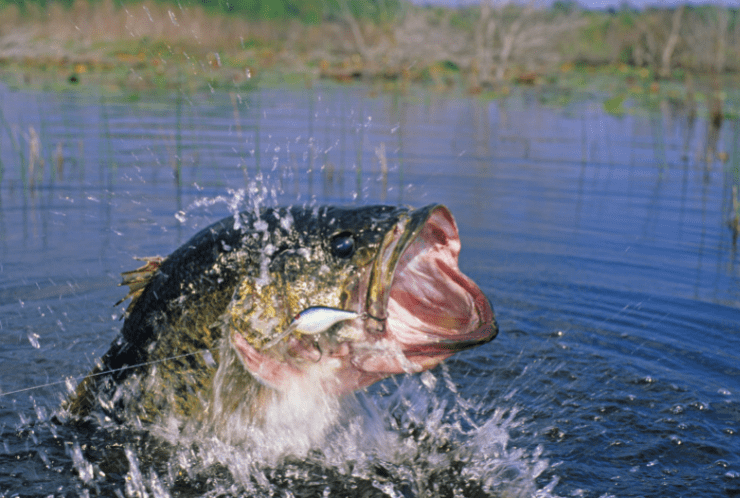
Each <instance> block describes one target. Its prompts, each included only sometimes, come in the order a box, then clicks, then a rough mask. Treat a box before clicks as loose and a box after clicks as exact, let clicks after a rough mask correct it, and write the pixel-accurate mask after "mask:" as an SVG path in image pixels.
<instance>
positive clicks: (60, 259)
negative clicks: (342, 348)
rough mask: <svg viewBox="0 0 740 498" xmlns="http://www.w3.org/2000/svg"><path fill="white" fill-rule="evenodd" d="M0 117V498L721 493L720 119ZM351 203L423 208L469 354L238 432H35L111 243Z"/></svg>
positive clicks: (96, 343) (733, 301)
mask: <svg viewBox="0 0 740 498" xmlns="http://www.w3.org/2000/svg"><path fill="white" fill-rule="evenodd" d="M0 110H1V111H2V116H0V118H1V119H0V161H2V163H1V165H0V171H2V178H1V179H0V393H3V394H2V396H1V397H0V432H1V433H2V442H3V444H2V447H0V496H40V495H43V496H46V495H55V496H77V495H80V494H82V495H89V496H94V495H98V494H100V495H108V496H110V495H113V494H116V493H117V494H119V495H127V494H128V495H133V494H135V493H137V492H138V493H140V494H142V495H143V494H148V495H154V496H201V495H202V496H221V495H240V494H244V495H268V494H275V495H279V496H290V495H292V496H317V495H324V496H332V495H334V496H346V495H347V494H349V493H353V494H356V493H359V494H360V495H362V496H438V495H447V496H454V495H456V494H457V495H461V496H535V495H537V496H588V497H601V496H612V495H613V496H682V495H683V496H735V495H737V494H738V493H740V449H739V448H740V441H739V440H738V431H739V430H740V427H739V426H740V335H739V333H738V329H740V311H739V309H738V305H739V304H740V286H739V285H738V284H739V283H740V282H739V280H740V266H739V264H740V261H738V254H737V247H736V241H735V239H734V235H733V232H732V230H731V229H730V226H729V224H728V222H729V220H730V218H731V216H732V202H731V199H732V186H733V185H737V184H738V176H737V171H738V168H739V167H740V151H738V150H737V144H738V143H740V142H739V140H738V138H739V136H740V127H738V124H737V122H736V121H733V120H725V121H724V123H723V124H722V127H721V128H720V129H719V130H716V129H713V128H712V127H711V126H710V125H709V124H708V123H707V121H706V120H705V119H703V118H702V117H701V116H700V117H698V118H696V117H695V116H694V115H693V114H692V113H691V112H690V111H689V110H687V109H685V108H684V107H682V106H681V105H678V104H675V103H670V102H664V103H662V104H661V105H660V106H659V108H657V109H656V110H653V111H650V112H648V111H641V110H639V109H633V111H634V112H629V113H627V114H626V115H624V116H621V117H620V116H612V115H609V114H606V113H605V112H604V111H603V105H602V99H601V98H599V97H598V96H593V97H591V98H585V99H581V100H578V101H574V102H572V103H570V104H568V105H565V106H558V107H554V106H550V105H548V104H547V103H546V102H543V101H542V99H541V98H539V95H538V94H537V93H536V92H535V91H532V92H528V91H527V92H522V93H519V94H517V95H514V96H512V97H509V98H506V99H502V100H497V101H487V100H481V99H476V98H453V97H449V96H443V95H436V94H421V95H414V96H405V97H399V96H394V95H379V96H369V95H368V91H367V89H365V88H363V87H330V86H326V87H317V88H313V89H307V90H291V89H275V90H271V89H261V90H257V91H254V92H251V93H250V92H243V93H231V94H229V93H213V94H199V95H189V96H183V95H177V94H175V95H171V96H166V97H163V96H158V97H156V98H155V97H152V98H141V99H137V100H134V101H125V100H122V99H116V98H112V97H105V96H99V95H95V94H81V93H68V94H67V93H41V92H23V91H16V92H11V91H8V90H6V89H3V88H0ZM715 152H720V153H726V154H727V156H728V158H727V160H725V161H721V160H720V159H719V158H718V156H717V154H715ZM719 157H723V155H722V154H720V155H719ZM378 202H382V203H390V204H410V205H413V206H422V205H425V204H429V203H432V202H441V203H444V204H446V205H447V206H448V207H450V209H451V210H452V212H453V213H454V214H455V216H456V218H457V222H458V225H459V229H460V233H461V239H462V245H463V251H462V254H461V258H460V266H461V268H462V269H463V271H464V272H465V273H466V274H468V275H469V276H471V277H472V278H473V279H474V280H475V281H476V282H477V283H478V284H479V285H480V286H481V288H482V289H483V291H484V292H485V293H486V295H487V296H488V297H489V299H490V300H491V301H492V303H493V305H494V308H495V310H496V312H497V317H498V321H499V325H500V329H501V333H500V335H499V337H498V338H497V339H496V340H495V341H493V342H492V343H490V344H487V345H485V346H483V347H480V348H478V349H475V350H472V351H467V352H465V353H462V354H459V355H457V356H456V357H454V358H453V359H451V360H449V361H447V362H446V364H445V365H444V366H442V367H439V368H437V369H435V370H433V371H431V372H429V373H427V374H424V375H420V376H400V377H396V378H394V379H388V380H386V381H384V382H381V383H379V384H377V385H375V386H373V387H371V388H369V389H368V390H367V392H364V393H359V394H358V395H357V396H353V397H350V398H349V399H346V400H343V401H341V402H338V403H337V404H331V403H329V405H327V406H326V407H323V408H322V409H321V410H324V411H321V410H319V411H318V412H317V413H320V414H324V415H326V417H324V418H322V419H321V420H319V421H316V420H314V421H308V422H307V421H306V420H301V419H300V417H298V418H296V420H292V419H291V420H286V425H285V427H284V431H283V432H284V433H282V434H271V435H265V434H263V435H262V436H265V438H264V444H263V445H261V446H257V447H250V448H243V447H228V446H225V445H223V444H221V443H219V442H218V441H198V440H188V439H187V438H185V437H181V438H180V439H178V437H179V436H178V435H177V434H176V433H175V434H173V433H168V432H167V429H166V428H160V429H161V430H160V431H159V432H156V431H154V432H155V433H152V432H151V431H137V430H135V429H132V428H115V427H110V426H106V425H105V424H101V425H100V426H91V427H87V428H84V429H80V428H71V427H67V426H59V425H56V424H54V423H53V422H52V421H51V419H52V415H53V412H54V410H55V409H57V407H58V406H59V402H60V400H62V399H63V398H64V397H65V396H66V393H67V392H68V389H69V388H70V387H71V386H73V385H75V384H76V382H78V381H79V379H80V377H81V376H84V374H85V373H87V372H88V371H89V370H90V369H91V368H92V366H93V365H94V363H95V361H96V359H97V358H99V357H100V355H101V354H103V353H104V352H105V351H106V350H107V348H108V346H109V344H110V343H111V341H112V340H113V339H114V337H115V336H116V334H117V332H118V330H119V328H120V321H119V318H120V316H121V314H122V311H123V305H120V306H118V307H114V306H113V303H115V302H116V301H118V300H119V299H120V298H121V297H123V295H124V294H125V291H124V290H123V289H121V288H118V287H117V284H118V282H119V281H120V277H119V274H120V272H122V271H127V270H130V269H133V268H135V267H136V266H137V262H135V261H133V259H132V258H133V257H135V256H152V255H167V254H168V253H170V252H171V251H172V250H173V249H175V248H176V247H178V246H179V245H180V244H182V243H184V242H185V241H186V240H187V239H188V238H189V237H190V236H191V235H193V234H194V233H195V232H196V231H197V230H198V229H199V228H202V227H204V226H206V225H208V224H210V223H211V222H213V221H216V220H217V219H219V218H221V217H223V216H226V215H228V214H229V213H231V212H233V210H234V209H237V208H247V207H251V206H253V205H255V204H260V205H275V204H325V203H333V204H372V203H378ZM39 386H42V387H39ZM309 422H310V423H309ZM313 423H315V424H317V425H315V426H312V425H311V424H313ZM304 425H305V427H308V428H305V427H304ZM316 427H319V428H320V430H319V431H316V430H314V429H315V428H316ZM267 436H270V437H267Z"/></svg>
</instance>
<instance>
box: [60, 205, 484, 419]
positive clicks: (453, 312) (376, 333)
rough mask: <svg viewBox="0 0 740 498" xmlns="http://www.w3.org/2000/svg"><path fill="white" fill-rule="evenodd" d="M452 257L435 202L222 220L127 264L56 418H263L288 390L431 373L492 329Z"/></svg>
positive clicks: (343, 387)
mask: <svg viewBox="0 0 740 498" xmlns="http://www.w3.org/2000/svg"><path fill="white" fill-rule="evenodd" d="M459 251H460V239H459V235H458V230H457V227H456V225H455V221H454V219H453V217H452V214H451V213H450V211H449V210H448V209H447V208H446V207H444V206H441V205H429V206H426V207H423V208H420V209H409V208H405V207H391V206H368V207H358V208H341V207H321V208H300V207H291V208H266V209H262V210H259V211H257V212H242V213H239V214H236V215H234V216H231V217H228V218H225V219H223V220H221V221H219V222H217V223H214V224H213V225H211V226H209V227H207V228H205V229H203V230H202V231H200V232H199V233H198V234H196V235H195V236H194V237H193V238H192V239H190V240H189V241H188V242H187V243H185V244H184V245H183V246H181V247H180V248H179V249H177V250H175V251H174V252H173V253H172V254H171V255H170V256H168V257H166V258H159V257H157V258H144V260H145V262H146V264H145V265H144V266H142V267H141V268H139V269H137V270H134V271H132V272H127V273H125V274H124V280H123V284H126V285H128V286H129V288H130V291H129V293H128V295H127V296H126V298H131V302H130V304H129V305H128V307H127V310H126V313H125V320H124V323H123V327H122V330H121V333H120V335H119V337H118V338H117V339H116V340H115V341H114V342H113V344H112V345H111V347H110V350H109V351H108V352H107V353H106V354H105V355H104V356H103V357H102V359H101V360H100V362H99V364H98V365H97V366H96V368H95V369H94V370H93V371H92V372H91V373H90V375H88V377H86V378H85V379H84V380H83V381H82V382H81V383H80V384H79V385H78V387H77V389H76V391H75V392H74V393H73V395H72V396H71V397H70V399H69V400H68V401H67V403H66V404H65V408H66V413H68V414H69V415H71V416H72V417H74V418H77V419H80V418H85V417H88V416H90V415H93V414H103V415H104V416H106V417H110V418H114V419H116V420H122V421H123V420H131V419H133V420H137V421H142V422H152V421H155V420H158V419H159V418H160V417H162V416H163V415H164V414H174V415H176V416H178V417H184V418H188V419H197V420H207V419H208V420H211V421H214V422H216V423H217V422H218V420H223V419H224V417H230V416H232V415H238V416H240V417H246V418H254V417H257V418H258V417H259V416H260V413H261V412H262V410H263V408H264V406H265V405H266V404H267V403H269V402H270V399H274V398H275V397H277V396H280V395H281V393H285V392H287V391H289V390H290V389H292V388H294V387H295V386H305V387H306V388H310V389H313V390H319V391H320V392H321V393H325V394H329V395H341V394H345V393H348V392H351V391H354V390H357V389H362V388H364V387H367V386H369V385H371V384H373V383H374V382H377V381H379V380H381V379H383V378H385V377H388V376H390V375H393V374H399V373H404V372H406V373H414V372H421V371H424V370H427V369H430V368H433V367H434V366H436V365H437V364H439V363H440V362H441V361H443V360H444V359H446V358H448V357H449V356H451V355H452V354H454V353H455V352H458V351H462V350H465V349H469V348H472V347H475V346H478V345H480V344H484V343H486V342H488V341H490V340H492V339H493V338H494V337H495V336H496V334H497V332H498V329H497V326H496V321H495V318H494V312H493V309H492V307H491V305H490V303H489V301H488V299H487V298H486V297H485V296H484V295H483V293H482V292H481V290H480V289H479V288H478V286H477V285H476V284H475V283H474V282H473V281H472V280H470V279H469V278H468V277H467V276H465V275H463V273H461V271H460V270H459V269H458V263H457V258H458V254H459ZM124 299H125V298H124ZM301 388H302V387H301Z"/></svg>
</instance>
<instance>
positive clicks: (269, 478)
mask: <svg viewBox="0 0 740 498" xmlns="http://www.w3.org/2000/svg"><path fill="white" fill-rule="evenodd" d="M425 377H426V379H425V380H424V381H422V379H421V378H420V377H419V376H404V377H403V378H402V379H401V380H400V382H397V386H396V388H395V391H394V392H393V393H392V394H388V395H382V394H368V393H359V394H356V395H351V396H348V397H346V398H343V399H336V398H331V397H326V396H306V393H305V392H304V391H301V392H300V393H292V395H291V394H289V395H288V396H286V397H285V398H283V399H281V400H280V401H279V402H277V403H275V404H274V405H273V406H271V407H270V409H269V410H268V413H267V415H266V417H265V420H264V422H263V423H262V424H257V425H254V424H250V423H246V422H244V423H242V424H241V425H239V424H238V421H237V420H230V421H229V430H232V431H234V432H239V433H241V437H243V438H244V439H243V440H241V442H225V441H224V440H223V439H222V438H219V437H215V436H213V435H207V434H205V433H203V432H202V431H197V430H195V431H191V430H189V429H188V428H187V424H184V423H183V421H179V420H177V419H176V418H170V419H168V420H167V421H166V422H163V423H162V425H160V426H158V427H156V428H155V429H154V430H153V431H152V432H151V434H154V436H155V438H156V439H157V440H158V442H157V443H155V446H158V447H159V450H158V451H155V453H157V454H158V455H159V456H160V457H162V456H163V455H166V456H165V457H164V458H163V460H161V461H156V460H153V459H152V458H151V457H144V456H143V455H145V454H148V453H151V447H152V446H151V442H148V443H146V444H142V445H141V447H138V448H134V447H132V446H128V447H127V448H126V457H127V460H128V462H129V471H128V474H127V476H128V477H127V481H126V492H127V493H130V492H137V493H139V495H140V496H147V495H149V494H151V495H154V496H169V494H168V493H170V492H171V490H172V488H173V487H175V486H177V488H178V490H180V491H182V490H185V489H190V490H191V491H192V492H193V494H194V495H199V496H222V495H230V496H250V495H260V496H269V495H279V496H285V495H286V493H287V492H290V494H291V496H295V497H299V496H319V495H323V496H347V495H348V494H350V493H358V492H360V493H362V494H363V495H364V496H399V497H400V496H404V497H410V496H414V497H417V496H418V497H422V496H512V497H524V496H528V497H531V496H537V497H551V496H556V495H555V494H554V488H555V486H556V484H557V482H558V480H557V478H556V477H550V478H548V479H544V478H543V477H542V476H543V473H545V471H548V470H551V465H550V463H549V462H548V460H547V459H546V458H544V456H543V453H544V450H543V448H542V446H537V447H535V448H534V449H532V450H528V449H525V448H521V447H518V446H517V445H516V444H513V443H514V438H513V437H512V434H513V433H515V432H516V431H517V429H518V428H520V427H521V425H522V423H523V417H522V416H521V415H520V414H519V412H518V411H517V410H516V409H508V410H507V409H494V410H493V411H492V412H491V407H490V406H483V405H476V404H475V403H472V402H468V406H469V408H468V409H461V408H460V407H459V406H457V405H455V406H452V405H453V404H454V398H455V397H456V396H457V394H456V393H453V392H451V391H450V390H449V389H448V387H447V385H446V383H444V382H437V380H438V379H436V378H435V379H432V377H435V376H434V375H433V374H431V373H430V374H428V375H426V376H425ZM393 383H394V382H390V384H393ZM430 384H433V387H432V388H431V389H430V387H429V385H430ZM390 387H391V386H390V385H389V384H386V385H385V388H390ZM451 408H454V409H451ZM470 420H479V421H480V424H479V425H476V426H471V425H470V423H469V421H470ZM237 439H238V438H237ZM237 439H235V441H236V440H237ZM163 447H164V448H165V449H166V451H164V452H163V451H161V450H162V448H163ZM163 469H167V470H166V472H165V471H164V470H163ZM129 488H131V489H129ZM134 488H135V489H134Z"/></svg>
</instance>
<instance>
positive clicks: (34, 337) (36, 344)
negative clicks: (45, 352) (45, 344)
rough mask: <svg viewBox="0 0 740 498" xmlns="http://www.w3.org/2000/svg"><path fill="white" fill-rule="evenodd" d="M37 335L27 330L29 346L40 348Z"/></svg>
mask: <svg viewBox="0 0 740 498" xmlns="http://www.w3.org/2000/svg"><path fill="white" fill-rule="evenodd" d="M40 337H41V336H39V335H38V334H37V333H36V332H29V333H28V342H30V343H31V346H33V347H34V348H36V349H39V348H41V344H40V343H39V338H40Z"/></svg>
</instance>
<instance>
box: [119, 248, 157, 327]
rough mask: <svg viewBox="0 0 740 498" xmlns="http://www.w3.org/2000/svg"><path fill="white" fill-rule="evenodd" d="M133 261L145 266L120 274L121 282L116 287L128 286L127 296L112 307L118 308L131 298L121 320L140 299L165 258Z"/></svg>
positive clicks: (153, 257) (147, 258)
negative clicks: (143, 262)
mask: <svg viewBox="0 0 740 498" xmlns="http://www.w3.org/2000/svg"><path fill="white" fill-rule="evenodd" d="M134 259H135V260H137V261H145V262H146V264H145V265H144V266H141V267H139V268H137V269H135V270H131V271H125V272H123V273H121V276H122V277H123V280H122V281H121V283H120V284H118V285H119V286H122V285H128V294H126V295H125V296H124V297H123V299H121V300H119V301H118V302H117V303H116V304H115V305H114V306H118V305H119V304H121V303H122V302H124V301H125V300H126V299H128V298H131V302H130V303H129V305H128V306H127V307H126V312H125V313H124V315H123V316H122V317H121V318H124V317H125V316H128V314H129V311H131V310H132V309H133V306H134V304H136V301H137V300H138V299H139V297H141V294H142V293H143V292H144V289H145V288H146V286H147V285H148V284H149V281H150V280H151V279H152V277H153V276H154V274H155V273H156V272H157V270H159V266H160V265H161V264H162V263H163V262H164V260H165V258H163V257H161V256H152V257H145V258H134Z"/></svg>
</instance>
